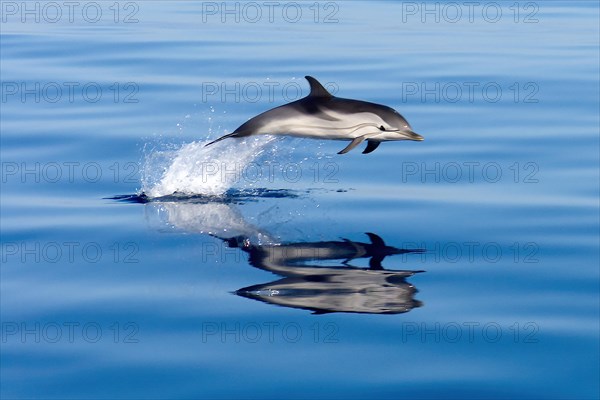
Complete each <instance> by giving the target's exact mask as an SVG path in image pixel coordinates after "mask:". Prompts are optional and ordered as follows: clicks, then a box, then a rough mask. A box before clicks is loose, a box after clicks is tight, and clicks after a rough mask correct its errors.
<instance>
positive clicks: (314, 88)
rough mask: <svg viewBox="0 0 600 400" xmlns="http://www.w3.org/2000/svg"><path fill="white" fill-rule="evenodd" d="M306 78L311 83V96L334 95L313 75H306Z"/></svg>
mask: <svg viewBox="0 0 600 400" xmlns="http://www.w3.org/2000/svg"><path fill="white" fill-rule="evenodd" d="M305 78H306V80H307V81H308V83H309V85H310V94H309V96H311V97H333V95H332V94H331V93H329V92H328V91H327V89H325V88H324V87H323V85H321V83H320V82H319V81H318V80H316V79H315V78H313V77H312V76H305Z"/></svg>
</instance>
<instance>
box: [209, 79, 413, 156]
mask: <svg viewBox="0 0 600 400" xmlns="http://www.w3.org/2000/svg"><path fill="white" fill-rule="evenodd" d="M305 78H306V80H308V83H309V84H310V94H309V95H308V96H306V97H304V98H302V99H300V100H296V101H294V102H292V103H289V104H285V105H283V106H279V107H276V108H273V109H271V110H269V111H265V112H264V113H262V114H259V115H257V116H256V117H254V118H251V119H250V120H248V121H247V122H245V123H244V124H242V125H241V126H240V127H239V128H237V129H236V130H235V131H234V132H233V133H230V134H228V135H225V136H222V137H220V138H218V139H217V140H214V141H212V142H210V143H208V144H207V146H209V145H211V144H213V143H216V142H219V141H221V140H223V139H226V138H230V137H237V138H239V137H246V136H252V135H290V136H298V137H306V138H314V139H331V140H351V142H350V144H349V145H348V146H346V147H345V148H344V149H343V150H341V151H340V152H339V153H338V154H345V153H347V152H349V151H350V150H352V149H353V148H355V147H356V146H358V145H359V144H361V143H362V142H363V141H365V140H366V141H367V143H368V144H367V147H366V148H365V150H364V151H363V154H367V153H370V152H372V151H373V150H375V149H376V148H377V147H378V146H379V144H380V143H381V142H388V141H396V140H416V141H421V140H423V136H421V135H419V134H417V133H415V132H413V131H412V128H411V126H410V124H409V123H408V121H406V120H405V119H404V117H402V115H400V114H399V113H398V112H397V111H396V110H394V109H393V108H390V107H387V106H384V105H381V104H375V103H369V102H366V101H360V100H351V99H343V98H340V97H335V96H333V95H332V94H331V93H329V92H328V91H327V89H325V88H324V87H323V85H321V84H320V83H319V81H317V80H316V79H315V78H313V77H312V76H306V77H305Z"/></svg>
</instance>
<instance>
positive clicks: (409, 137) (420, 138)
mask: <svg viewBox="0 0 600 400" xmlns="http://www.w3.org/2000/svg"><path fill="white" fill-rule="evenodd" d="M399 133H400V134H401V135H402V136H404V137H405V138H406V139H407V140H414V141H417V142H422V141H423V140H425V138H424V137H423V136H421V135H419V134H418V133H415V132H413V131H408V132H407V131H404V132H399Z"/></svg>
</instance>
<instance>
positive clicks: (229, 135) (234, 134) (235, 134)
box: [204, 132, 239, 147]
mask: <svg viewBox="0 0 600 400" xmlns="http://www.w3.org/2000/svg"><path fill="white" fill-rule="evenodd" d="M236 136H239V132H233V133H230V134H228V135H225V136H221V137H220V138H218V139H217V140H213V141H212V142H210V143H208V144H206V145H205V146H204V147H206V146H210V145H211V144H213V143H217V142H220V141H221V140H223V139H227V138H230V137H236Z"/></svg>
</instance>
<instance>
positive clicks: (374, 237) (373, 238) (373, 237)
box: [365, 232, 385, 247]
mask: <svg viewBox="0 0 600 400" xmlns="http://www.w3.org/2000/svg"><path fill="white" fill-rule="evenodd" d="M365 234H366V235H367V236H368V237H369V239H371V243H372V244H374V245H375V246H379V247H384V246H385V242H384V241H383V239H382V238H381V237H380V236H379V235H376V234H374V233H371V232H366V233H365Z"/></svg>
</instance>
